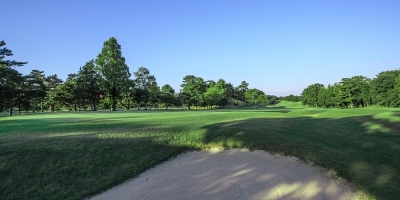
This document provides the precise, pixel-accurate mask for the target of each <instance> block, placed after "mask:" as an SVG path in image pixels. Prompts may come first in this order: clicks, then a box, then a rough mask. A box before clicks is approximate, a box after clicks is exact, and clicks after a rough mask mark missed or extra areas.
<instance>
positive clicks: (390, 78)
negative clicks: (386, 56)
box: [371, 70, 400, 107]
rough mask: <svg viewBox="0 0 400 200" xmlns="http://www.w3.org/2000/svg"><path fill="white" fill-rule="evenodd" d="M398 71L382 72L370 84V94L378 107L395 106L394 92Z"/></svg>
mask: <svg viewBox="0 0 400 200" xmlns="http://www.w3.org/2000/svg"><path fill="white" fill-rule="evenodd" d="M399 74H400V70H391V71H384V72H381V73H379V74H378V75H377V77H376V78H375V79H373V80H372V82H371V84H372V85H371V89H372V94H373V96H375V102H376V103H377V104H378V105H380V106H385V107H389V106H396V104H397V103H396V102H397V101H398V95H397V94H396V92H395V85H396V79H397V77H398V76H399Z"/></svg>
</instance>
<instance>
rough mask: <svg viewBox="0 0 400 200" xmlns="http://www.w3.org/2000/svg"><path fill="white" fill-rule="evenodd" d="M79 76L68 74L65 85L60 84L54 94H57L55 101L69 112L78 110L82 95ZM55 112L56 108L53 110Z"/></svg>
mask: <svg viewBox="0 0 400 200" xmlns="http://www.w3.org/2000/svg"><path fill="white" fill-rule="evenodd" d="M77 76H78V75H77V74H68V78H67V80H65V82H64V83H63V84H58V85H57V86H56V87H55V89H54V91H53V92H52V93H54V94H55V97H54V101H55V102H57V103H58V104H59V105H60V106H62V107H66V108H67V109H68V110H69V111H71V110H74V111H76V110H78V109H77V103H78V101H79V96H80V95H81V93H79V92H78V81H77ZM51 110H52V111H54V108H52V109H51Z"/></svg>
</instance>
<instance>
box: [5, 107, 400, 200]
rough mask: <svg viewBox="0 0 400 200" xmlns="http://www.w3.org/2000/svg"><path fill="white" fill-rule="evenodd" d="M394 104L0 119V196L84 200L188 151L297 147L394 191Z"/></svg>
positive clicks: (397, 171)
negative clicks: (390, 106)
mask: <svg viewBox="0 0 400 200" xmlns="http://www.w3.org/2000/svg"><path fill="white" fill-rule="evenodd" d="M399 122H400V111H398V109H384V108H365V109H312V108H306V107H302V106H299V105H295V106H293V105H291V106H289V105H287V104H286V105H285V103H283V104H280V105H278V106H276V107H267V108H265V109H253V110H251V109H250V110H240V109H235V110H229V109H222V110H213V111H187V110H183V111H182V110H171V111H165V110H158V111H154V110H152V111H118V112H60V113H45V114H36V115H27V116H15V117H2V118H0V177H1V181H0V199H82V198H85V197H88V196H91V195H94V194H97V193H99V192H101V191H104V190H106V189H108V188H110V187H112V186H114V185H117V184H119V183H121V182H123V181H125V180H127V179H129V178H132V177H135V176H137V175H138V174H140V173H141V172H143V171H144V170H146V169H148V168H150V167H152V166H154V165H156V164H158V163H160V162H163V161H165V160H167V159H169V158H171V157H173V156H175V155H177V154H180V153H182V152H184V151H187V150H193V149H205V148H212V147H221V148H248V149H262V150H266V151H269V152H272V153H280V154H284V155H293V156H296V157H298V158H300V159H301V160H303V161H306V162H309V163H314V164H316V165H319V166H322V167H325V168H327V169H329V170H330V171H331V172H333V173H335V174H336V175H337V176H339V177H341V178H344V179H347V180H349V181H350V182H352V183H353V184H354V185H355V186H356V187H357V188H358V189H359V190H361V191H363V192H364V193H366V194H367V195H368V197H369V198H371V199H375V198H376V199H396V198H398V197H399V196H400V167H399V166H400V157H399V155H400V123H399Z"/></svg>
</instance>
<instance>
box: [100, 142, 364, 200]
mask: <svg viewBox="0 0 400 200" xmlns="http://www.w3.org/2000/svg"><path fill="white" fill-rule="evenodd" d="M357 196H358V195H357V194H356V193H355V192H354V191H353V190H352V189H351V188H350V187H349V186H348V185H345V184H343V183H338V182H336V181H334V180H332V179H331V178H329V176H328V175H327V173H325V172H323V171H322V170H321V169H320V168H317V167H312V166H309V165H306V164H303V163H301V162H299V161H298V160H297V159H296V158H294V157H283V156H272V155H271V154H268V153H266V152H264V151H253V152H250V151H247V150H239V149H233V150H221V151H219V150H208V151H199V152H188V153H185V154H182V155H180V156H178V157H176V158H174V159H172V160H170V161H167V162H165V163H162V164H160V165H158V166H156V167H154V168H152V169H150V170H148V171H146V172H144V173H142V174H141V175H140V176H139V177H137V178H135V179H132V180H129V181H127V182H125V183H123V184H121V185H119V186H116V187H114V188H112V189H110V190H108V191H106V192H104V193H102V194H100V195H97V196H95V197H93V198H92V199H93V200H100V199H102V200H106V199H107V200H109V199H207V200H211V199H218V200H220V199H229V200H232V199H257V200H258V199H346V200H348V199H357Z"/></svg>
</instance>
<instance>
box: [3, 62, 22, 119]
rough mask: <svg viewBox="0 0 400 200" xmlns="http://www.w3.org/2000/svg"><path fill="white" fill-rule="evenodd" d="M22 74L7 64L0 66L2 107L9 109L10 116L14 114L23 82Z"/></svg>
mask: <svg viewBox="0 0 400 200" xmlns="http://www.w3.org/2000/svg"><path fill="white" fill-rule="evenodd" d="M23 80H24V79H23V77H22V74H21V73H19V72H18V71H17V70H15V69H12V68H10V67H6V66H0V109H1V111H4V110H7V109H8V111H9V116H12V115H13V108H14V105H15V101H16V100H17V97H18V96H19V93H20V92H22V90H21V87H20V85H21V83H22V82H23Z"/></svg>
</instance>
